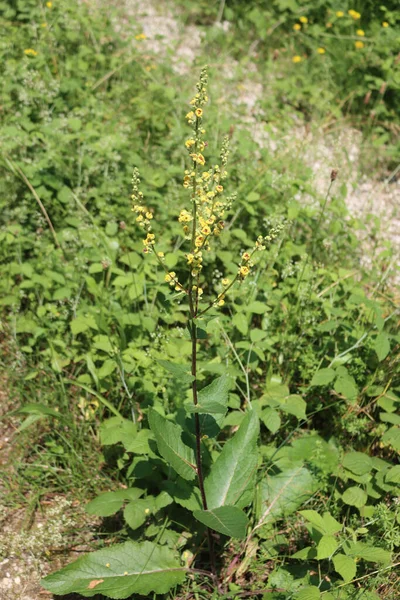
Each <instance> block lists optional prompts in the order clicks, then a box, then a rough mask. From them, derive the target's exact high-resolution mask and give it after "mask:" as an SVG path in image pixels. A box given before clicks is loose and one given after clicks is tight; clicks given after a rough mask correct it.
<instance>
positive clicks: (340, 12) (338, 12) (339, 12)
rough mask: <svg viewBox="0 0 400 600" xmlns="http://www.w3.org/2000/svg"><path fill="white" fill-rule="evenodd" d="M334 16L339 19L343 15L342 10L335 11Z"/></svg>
mask: <svg viewBox="0 0 400 600" xmlns="http://www.w3.org/2000/svg"><path fill="white" fill-rule="evenodd" d="M336 16H337V17H338V18H339V19H340V18H341V17H344V12H343V11H342V10H338V11H336Z"/></svg>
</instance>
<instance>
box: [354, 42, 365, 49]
mask: <svg viewBox="0 0 400 600" xmlns="http://www.w3.org/2000/svg"><path fill="white" fill-rule="evenodd" d="M354 46H355V47H356V48H357V50H361V48H364V42H360V41H359V40H357V41H356V42H354Z"/></svg>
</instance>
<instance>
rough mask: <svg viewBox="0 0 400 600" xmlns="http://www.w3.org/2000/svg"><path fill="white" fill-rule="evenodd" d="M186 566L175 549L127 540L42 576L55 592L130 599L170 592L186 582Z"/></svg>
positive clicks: (44, 584) (44, 583)
mask: <svg viewBox="0 0 400 600" xmlns="http://www.w3.org/2000/svg"><path fill="white" fill-rule="evenodd" d="M185 577H186V573H185V569H183V568H182V567H181V564H180V561H179V558H178V557H177V556H176V554H175V552H174V551H173V550H170V549H169V548H167V547H166V546H157V545H156V544H153V543H152V542H143V543H138V542H126V543H125V544H118V545H116V546H111V547H110V548H104V549H102V550H98V551H97V552H92V553H90V554H86V555H85V556H82V557H81V558H78V560H76V561H75V562H73V563H70V564H69V565H67V566H66V567H64V568H63V569H61V570H60V571H57V572H56V573H53V574H51V575H48V576H47V577H45V578H44V579H42V582H41V583H42V585H43V587H44V588H45V589H46V590H49V591H50V592H52V593H53V594H57V595H63V594H71V593H76V594H81V595H82V596H84V597H85V598H90V597H92V596H95V595H96V594H103V595H104V596H107V597H108V598H115V599H117V598H118V599H119V598H121V599H122V598H128V597H129V596H131V595H132V594H142V595H144V596H145V595H147V594H149V593H150V592H155V593H156V594H166V593H167V592H168V591H169V590H170V589H171V588H172V587H174V586H176V585H179V584H181V583H183V581H184V579H185Z"/></svg>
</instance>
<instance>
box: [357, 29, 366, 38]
mask: <svg viewBox="0 0 400 600" xmlns="http://www.w3.org/2000/svg"><path fill="white" fill-rule="evenodd" d="M356 34H357V35H359V36H360V37H364V36H365V31H364V30H363V29H357V31H356Z"/></svg>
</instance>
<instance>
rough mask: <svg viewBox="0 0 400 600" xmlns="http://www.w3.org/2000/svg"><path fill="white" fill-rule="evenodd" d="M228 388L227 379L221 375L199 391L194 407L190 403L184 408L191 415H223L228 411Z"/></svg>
mask: <svg viewBox="0 0 400 600" xmlns="http://www.w3.org/2000/svg"><path fill="white" fill-rule="evenodd" d="M229 388H230V379H229V377H227V376H226V375H222V377H218V378H217V379H215V380H214V381H213V382H212V383H210V385H207V386H206V387H205V388H203V389H202V390H200V391H199V393H198V404H197V405H196V406H195V405H194V404H193V403H191V404H186V405H185V408H186V410H187V411H188V412H192V413H195V412H196V413H200V414H210V415H212V414H219V415H225V414H226V411H227V410H228V408H227V405H228V394H229Z"/></svg>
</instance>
